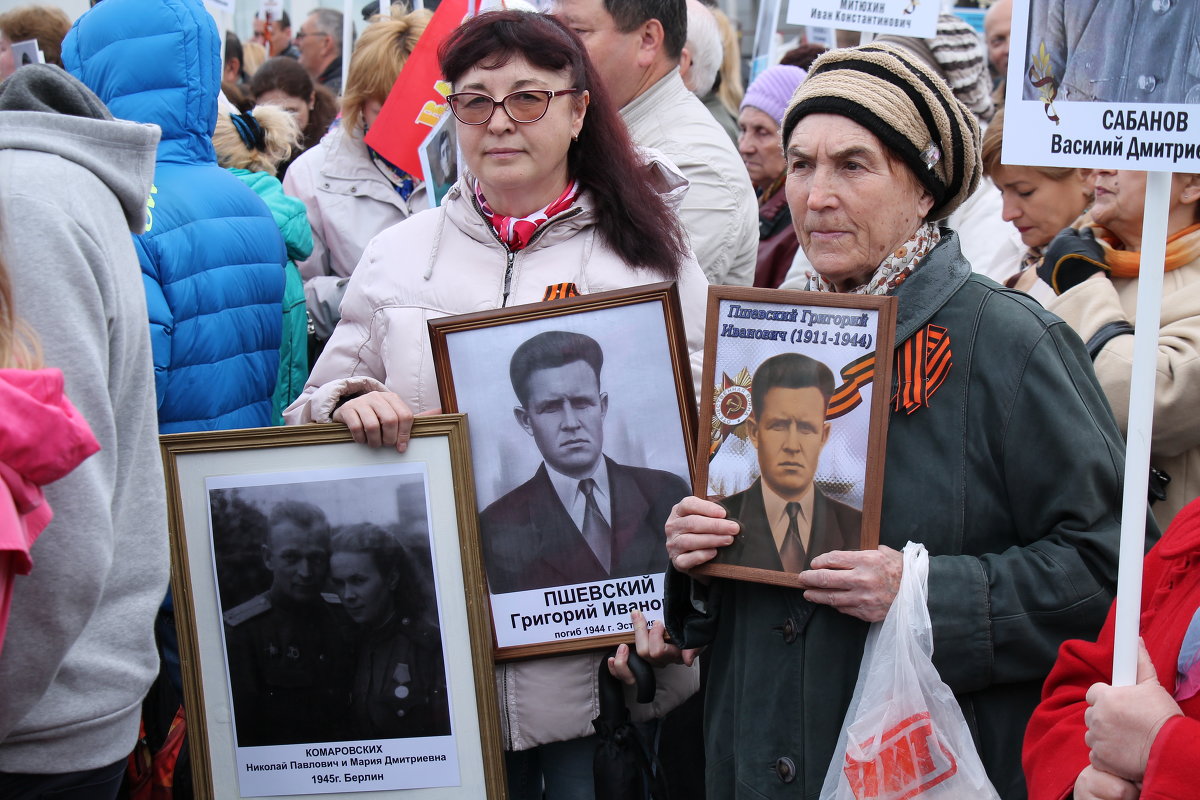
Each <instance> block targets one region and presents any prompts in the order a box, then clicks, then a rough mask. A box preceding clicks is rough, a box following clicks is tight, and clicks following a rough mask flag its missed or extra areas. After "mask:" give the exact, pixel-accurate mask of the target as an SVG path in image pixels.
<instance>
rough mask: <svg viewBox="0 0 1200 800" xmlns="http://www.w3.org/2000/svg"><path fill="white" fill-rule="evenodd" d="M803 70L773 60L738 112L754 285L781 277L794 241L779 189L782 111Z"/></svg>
mask: <svg viewBox="0 0 1200 800" xmlns="http://www.w3.org/2000/svg"><path fill="white" fill-rule="evenodd" d="M807 74H808V73H807V72H805V71H804V70H802V69H800V67H792V66H788V65H785V64H778V65H776V66H774V67H771V68H770V69H768V70H766V71H765V72H763V73H762V74H761V75H759V76H758V77H757V78H755V79H754V82H753V83H751V84H750V88H748V89H747V90H746V95H745V96H744V97H743V98H742V107H741V111H740V113H739V114H738V152H739V153H740V154H741V156H742V163H743V164H745V165H746V172H748V173H749V174H750V183H751V184H753V186H754V193H755V194H757V195H758V264H757V265H756V266H755V268H754V285H755V286H759V287H762V288H766V289H775V288H777V287H778V286H779V284H780V283H782V282H783V278H784V276H785V275H787V271H788V268H789V267H791V266H792V259H793V258H794V257H795V255H796V249H797V248H798V247H799V244H798V243H797V242H796V236H795V234H794V233H793V232H792V213H791V211H789V210H788V206H787V198H786V197H785V196H784V194H783V191H782V189H783V178H784V167H785V166H786V163H785V162H784V160H783V139H782V138H781V137H780V134H779V126H780V125H782V124H783V112H784V111H786V110H787V106H788V102H789V101H790V100H791V99H792V95H793V94H795V93H796V87H797V86H799V85H800V82H801V81H803V80H804V76H805V75H807Z"/></svg>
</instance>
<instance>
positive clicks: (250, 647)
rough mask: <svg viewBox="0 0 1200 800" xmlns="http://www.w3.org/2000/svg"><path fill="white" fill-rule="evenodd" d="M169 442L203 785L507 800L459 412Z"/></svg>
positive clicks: (187, 669) (238, 793) (249, 790)
mask: <svg viewBox="0 0 1200 800" xmlns="http://www.w3.org/2000/svg"><path fill="white" fill-rule="evenodd" d="M162 442H163V445H162V446H163V453H164V462H165V464H166V474H167V483H168V497H169V512H170V518H171V533H172V539H173V541H172V586H173V587H174V592H175V604H176V610H177V621H178V627H179V629H180V650H181V654H182V664H183V667H184V669H183V674H184V689H185V698H186V705H187V709H188V729H189V733H190V736H191V742H192V751H191V752H192V760H193V765H194V767H193V775H194V783H195V785H196V789H197V796H198V797H218V798H225V797H263V796H288V797H295V796H304V795H310V794H330V795H334V796H340V795H348V794H351V793H355V792H362V791H378V790H393V791H401V792H408V791H411V792H414V793H417V794H414V797H421V798H426V797H429V798H448V797H452V796H459V795H458V794H456V792H460V791H462V790H463V789H464V788H465V787H468V786H471V787H474V788H475V790H476V791H475V792H473V796H476V795H477V796H480V797H498V796H499V794H498V793H497V791H498V787H499V785H500V783H501V775H502V773H501V772H500V771H499V769H500V767H499V759H500V754H499V752H498V745H497V742H498V738H497V737H498V736H499V733H498V720H497V719H496V713H495V700H494V685H493V681H492V673H491V665H492V659H491V648H490V641H489V639H490V631H489V630H488V626H487V621H486V613H482V612H481V611H480V610H479V609H481V608H482V603H481V600H482V598H481V597H480V598H476V599H471V598H470V597H469V595H470V593H471V592H472V591H474V592H475V593H476V594H478V593H479V590H478V588H477V587H478V585H479V583H480V581H481V580H482V578H481V577H480V572H481V567H480V564H479V556H478V551H477V549H474V542H475V537H474V535H473V528H474V508H473V502H472V501H471V492H470V479H469V475H470V467H469V460H468V454H467V442H466V434H465V424H464V421H463V419H462V418H461V417H429V418H423V419H421V420H419V421H418V422H417V423H416V424H415V425H414V428H413V435H412V441H411V444H410V447H409V450H408V452H406V453H404V454H403V455H401V454H397V453H396V452H394V451H391V450H368V449H366V448H362V447H357V446H355V444H354V442H353V440H352V439H351V437H350V436H349V434H348V433H347V432H346V430H345V428H344V427H343V426H341V425H328V426H304V427H302V428H269V429H250V430H241V431H226V432H216V433H188V434H172V435H169V436H164V437H162ZM473 587H475V588H473Z"/></svg>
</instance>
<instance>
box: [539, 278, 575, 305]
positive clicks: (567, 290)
mask: <svg viewBox="0 0 1200 800" xmlns="http://www.w3.org/2000/svg"><path fill="white" fill-rule="evenodd" d="M578 294H579V289H577V288H575V284H574V283H552V284H550V285H549V286H547V287H546V294H545V296H544V297H543V298H542V302H543V303H544V302H546V301H547V300H565V299H566V298H568V297H575V296H577V295H578Z"/></svg>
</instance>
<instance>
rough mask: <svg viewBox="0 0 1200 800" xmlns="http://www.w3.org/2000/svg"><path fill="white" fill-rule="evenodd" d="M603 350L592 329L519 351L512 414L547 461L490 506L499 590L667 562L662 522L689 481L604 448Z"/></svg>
mask: <svg viewBox="0 0 1200 800" xmlns="http://www.w3.org/2000/svg"><path fill="white" fill-rule="evenodd" d="M603 365H604V353H603V351H602V350H601V349H600V345H599V343H597V342H596V340H595V339H593V338H591V337H590V336H585V335H583V334H580V333H569V332H566V331H546V332H545V333H540V334H538V335H536V336H534V337H532V338H531V339H528V340H527V341H525V342H523V343H522V344H521V346H520V347H518V348H517V349H516V351H515V352H514V353H513V356H512V361H511V362H510V364H509V378H510V379H511V381H512V386H513V391H514V392H516V395H517V399H518V401H519V403H520V405H518V406H516V407H515V408H514V409H513V415H514V416H515V417H516V420H517V422H518V423H519V424H520V426H521V427H522V428H524V430H525V432H526V433H528V434H529V435H530V436H532V437H533V441H534V443H535V444H537V448H538V451H539V452H540V453H541V454H542V459H543V462H544V463H543V464H542V465H541V466H540V467H539V468H538V470H537V472H536V473H534V475H533V477H532V478H530V479H529V480H528V481H526V482H525V483H523V484H521V485H520V486H518V487H517V488H515V489H513V490H512V491H511V492H509V493H508V494H506V495H504V496H503V497H501V498H500V499H498V500H496V501H495V502H494V503H492V504H491V505H489V506H488V507H487V508H486V509H484V511H483V513H482V514H481V515H480V530H481V534H482V539H483V548H484V566H485V567H486V568H487V573H488V582H489V583H490V585H491V590H492V592H493V593H495V594H502V593H504V592H516V591H523V590H527V589H538V588H542V587H546V586H560V585H563V584H568V583H582V582H586V581H599V580H605V579H607V578H617V577H624V576H628V575H649V574H653V573H657V572H662V571H663V570H664V569H666V566H667V559H666V552H665V551H664V550H663V546H662V526H663V524H664V523H665V522H666V519H667V516H668V515H669V514H670V513H671V507H672V506H673V505H674V504H675V503H676V502H677V501H678V500H679V499H680V498H682V497H684V496H685V495H687V493H688V486H687V484H686V483H684V481H683V480H681V479H680V478H679V477H678V476H676V475H673V474H671V473H669V472H664V471H662V470H656V469H645V468H642V467H631V466H626V465H624V464H618V463H616V462H615V461H613V460H612V459H611V458H608V457H606V456H605V455H604V452H603V451H604V418H605V416H606V415H607V414H608V394H607V393H606V392H603V391H601V389H600V372H601V369H602V367H603Z"/></svg>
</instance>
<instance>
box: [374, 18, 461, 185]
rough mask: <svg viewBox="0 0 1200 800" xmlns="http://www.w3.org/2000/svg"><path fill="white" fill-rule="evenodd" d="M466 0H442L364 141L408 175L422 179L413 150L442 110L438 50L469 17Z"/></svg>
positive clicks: (443, 98)
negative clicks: (465, 18) (464, 19)
mask: <svg viewBox="0 0 1200 800" xmlns="http://www.w3.org/2000/svg"><path fill="white" fill-rule="evenodd" d="M467 3H468V0H442V3H441V5H439V6H438V8H437V11H435V12H434V14H433V19H431V20H430V21H429V26H428V27H427V28H426V29H425V32H424V33H423V34H421V38H420V39H419V40H418V41H417V46H416V47H414V48H413V51H412V54H411V55H410V56H409V57H408V61H407V62H406V63H405V65H404V69H402V70H401V71H400V76H399V77H398V78H396V83H395V84H394V85H393V86H392V91H391V92H390V93H389V94H388V98H387V101H386V102H385V103H384V104H383V108H382V109H381V110H380V112H379V118H378V119H376V120H375V124H374V125H372V126H371V129H370V130H369V131H367V135H366V138H365V141H366V143H367V144H368V145H369V146H370V147H371V148H372V149H373V150H375V152H377V153H379V154H380V155H381V156H383V157H384V158H385V159H387V160H388V161H389V162H391V163H392V164H395V165H396V166H397V167H399V168H400V169H402V170H404V171H405V172H407V173H408V174H409V175H413V176H415V177H418V178H421V179H422V180H424V179H425V175H424V173H423V172H422V170H421V159H420V157H419V156H418V153H417V150H418V148H419V147H420V146H421V142H423V141H425V137H426V136H428V135H429V131H430V129H432V128H433V126H434V125H436V124H437V121H438V120H439V119H441V116H442V114H443V113H445V111H446V95H447V94H449V93H450V84H448V83H446V82H445V81H443V80H442V75H441V69H439V67H438V59H437V51H438V47H440V46H441V44H442V42H443V41H445V40H446V37H447V36H449V35H450V33H451V31H453V30H454V29H455V28H457V27H458V26H459V25H460V24H462V21H463V18H464V17H466V16H467Z"/></svg>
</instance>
